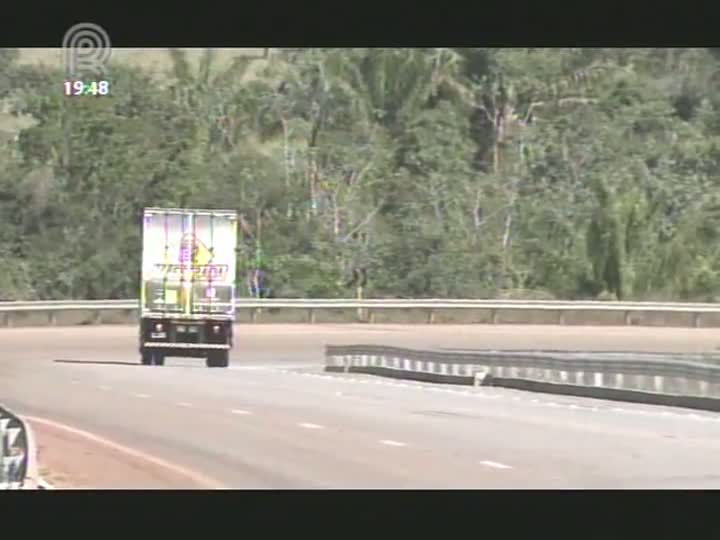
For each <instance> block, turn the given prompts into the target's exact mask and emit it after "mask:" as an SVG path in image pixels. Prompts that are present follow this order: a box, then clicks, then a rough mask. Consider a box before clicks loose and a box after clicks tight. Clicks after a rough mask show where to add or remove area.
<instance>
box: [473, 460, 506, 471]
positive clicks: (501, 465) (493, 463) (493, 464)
mask: <svg viewBox="0 0 720 540" xmlns="http://www.w3.org/2000/svg"><path fill="white" fill-rule="evenodd" d="M480 465H485V466H486V467H492V468H493V469H512V467H511V466H510V465H505V464H504V463H498V462H497V461H481V462H480Z"/></svg>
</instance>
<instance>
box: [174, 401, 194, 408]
mask: <svg viewBox="0 0 720 540" xmlns="http://www.w3.org/2000/svg"><path fill="white" fill-rule="evenodd" d="M176 405H177V406H178V407H192V403H188V402H186V401H181V402H179V403H176Z"/></svg>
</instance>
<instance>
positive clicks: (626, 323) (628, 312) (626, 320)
mask: <svg viewBox="0 0 720 540" xmlns="http://www.w3.org/2000/svg"><path fill="white" fill-rule="evenodd" d="M630 323H632V321H631V320H630V311H626V312H625V326H628V325H629V324H630Z"/></svg>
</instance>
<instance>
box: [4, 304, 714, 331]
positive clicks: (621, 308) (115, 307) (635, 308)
mask: <svg viewBox="0 0 720 540" xmlns="http://www.w3.org/2000/svg"><path fill="white" fill-rule="evenodd" d="M264 308H267V309H302V310H306V311H307V312H308V322H311V323H312V322H315V311H316V310H348V309H355V310H365V311H366V312H367V313H366V315H362V316H360V312H359V315H358V316H359V317H360V319H361V320H366V321H367V322H374V314H375V312H378V311H382V310H402V309H405V310H423V311H425V312H426V313H427V316H428V318H427V322H428V323H432V322H434V321H435V315H436V312H437V311H439V310H471V309H475V310H489V311H490V312H491V320H492V322H493V323H496V322H497V320H498V314H499V312H501V311H552V312H556V313H557V314H558V323H559V324H564V318H565V314H566V313H567V312H606V313H609V312H622V313H624V315H625V319H624V320H625V324H630V323H631V315H632V314H634V313H642V312H654V313H685V314H689V315H692V325H693V326H696V327H697V326H699V325H700V320H701V316H702V315H703V314H720V304H712V303H683V302H598V301H560V300H472V299H470V300H463V299H370V300H353V299H342V298H341V299H335V298H314V299H305V298H298V299H295V298H287V299H276V298H273V299H253V298H238V299H236V309H237V311H242V310H252V312H253V320H255V318H256V315H257V313H258V312H259V311H261V310H262V309H264ZM63 311H92V312H94V313H95V320H96V322H98V323H99V322H101V314H102V313H103V312H111V311H126V312H137V311H139V302H138V300H136V299H128V300H52V301H37V302H0V313H3V315H4V319H5V324H6V325H9V324H10V323H11V321H10V319H11V315H12V314H14V313H29V312H44V313H47V314H48V322H49V323H50V324H54V323H55V314H56V313H59V312H63Z"/></svg>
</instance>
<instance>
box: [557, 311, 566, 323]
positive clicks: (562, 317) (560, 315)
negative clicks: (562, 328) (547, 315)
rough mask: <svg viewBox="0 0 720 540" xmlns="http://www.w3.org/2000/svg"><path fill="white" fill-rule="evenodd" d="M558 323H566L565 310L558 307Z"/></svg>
mask: <svg viewBox="0 0 720 540" xmlns="http://www.w3.org/2000/svg"><path fill="white" fill-rule="evenodd" d="M558 324H560V325H563V324H565V312H564V311H563V310H562V309H558Z"/></svg>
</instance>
